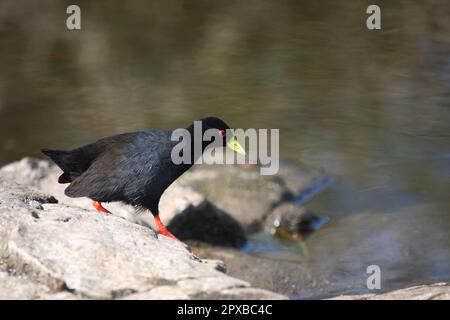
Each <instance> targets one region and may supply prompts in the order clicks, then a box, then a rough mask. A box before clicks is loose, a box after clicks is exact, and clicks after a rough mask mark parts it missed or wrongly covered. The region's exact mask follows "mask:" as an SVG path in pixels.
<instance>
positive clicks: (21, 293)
mask: <svg viewBox="0 0 450 320" xmlns="http://www.w3.org/2000/svg"><path fill="white" fill-rule="evenodd" d="M18 181H20V180H18ZM30 197H31V198H32V199H46V198H48V197H49V195H47V194H45V193H41V192H40V191H36V190H33V189H30V188H28V187H24V186H20V185H18V184H16V183H13V182H11V181H10V180H6V179H4V178H2V179H1V180H0V266H2V270H3V271H4V272H7V275H4V274H3V276H4V277H7V278H8V283H10V284H9V285H8V286H7V287H6V288H13V289H12V290H9V289H5V290H3V287H1V286H0V292H1V294H2V296H3V297H5V298H13V297H23V298H42V299H66V298H125V297H133V295H135V297H136V298H139V297H143V296H145V297H146V298H162V297H164V298H166V299H167V298H198V297H201V298H208V297H210V296H216V295H217V294H218V293H219V294H220V292H222V291H226V290H231V289H239V288H248V287H250V285H249V283H247V282H244V281H242V280H239V279H236V278H233V277H230V276H227V275H225V274H223V273H222V272H220V271H218V270H217V269H221V268H223V267H221V266H220V265H217V263H215V262H212V263H204V262H203V261H200V260H199V259H198V258H195V257H194V256H192V255H191V254H190V253H189V252H188V251H187V250H186V248H185V245H183V244H182V243H180V242H178V241H174V240H172V239H170V238H167V237H164V236H160V237H157V235H156V234H155V233H154V232H153V231H152V230H150V229H149V228H146V227H144V226H140V225H137V224H134V223H131V222H129V221H126V220H124V219H121V218H119V217H115V216H108V215H103V214H99V213H97V212H94V211H91V210H85V209H82V208H80V207H77V206H73V205H68V204H65V203H62V202H60V203H41V206H42V209H36V208H35V206H34V205H33V204H30V202H29V201H26V200H25V199H29V198H30ZM36 201H37V200H36ZM44 202H45V201H44ZM36 211H38V214H39V218H36V216H35V215H34V214H33V212H36ZM11 277H12V278H13V279H10V278H11ZM18 277H22V278H23V279H30V280H29V281H30V282H29V283H26V282H25V283H23V286H22V285H21V286H19V285H17V286H16V287H17V288H18V289H17V291H15V289H14V287H15V286H14V283H16V282H19V283H20V281H22V280H20V279H19V278H18ZM5 283H6V282H5ZM164 293H165V294H166V295H165V296H164ZM242 296H243V297H245V296H246V295H244V294H243V295H242ZM265 296H266V295H265ZM277 297H279V295H277V294H273V298H277Z"/></svg>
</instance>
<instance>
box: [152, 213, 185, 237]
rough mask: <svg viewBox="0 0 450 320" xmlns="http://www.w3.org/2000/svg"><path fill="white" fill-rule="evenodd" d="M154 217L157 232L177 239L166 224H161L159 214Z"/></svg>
mask: <svg viewBox="0 0 450 320" xmlns="http://www.w3.org/2000/svg"><path fill="white" fill-rule="evenodd" d="M154 218H155V224H156V227H157V228H158V232H159V233H160V234H162V235H163V236H166V237H170V238H172V239H175V240H178V239H177V237H175V236H174V235H173V234H171V233H170V231H169V230H167V228H166V226H165V225H163V223H162V222H161V219H160V218H159V215H156V216H155V217H154ZM178 241H180V240H178Z"/></svg>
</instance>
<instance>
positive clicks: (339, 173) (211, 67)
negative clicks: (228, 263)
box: [0, 0, 450, 292]
mask: <svg viewBox="0 0 450 320" xmlns="http://www.w3.org/2000/svg"><path fill="white" fill-rule="evenodd" d="M369 4H370V3H369V2H367V1H359V2H350V1H349V2H343V1H339V2H336V1H321V2H320V3H316V2H314V3H313V2H309V1H294V0H292V1H287V0H282V1H264V2H262V1H223V2H210V1H206V0H205V1H195V2H192V1H164V2H163V1H161V2H159V1H152V2H151V3H145V2H140V1H127V2H121V1H95V2H92V1H91V2H89V1H79V5H80V6H81V9H82V31H79V32H74V31H72V32H69V31H67V30H66V29H65V25H64V21H65V17H66V16H65V7H64V6H63V5H62V4H60V3H58V4H56V3H55V2H54V1H40V2H39V4H38V3H34V2H31V1H30V2H28V1H11V0H7V1H2V2H1V4H0V47H1V50H0V70H1V72H0V164H5V163H8V162H10V161H14V160H17V159H19V158H21V157H23V156H30V155H31V156H39V149H40V148H41V147H53V148H71V147H75V146H77V145H80V144H84V143H87V142H91V141H93V140H95V139H97V138H99V137H102V136H106V135H110V134H113V133H118V132H125V131H133V130H142V129H146V128H165V129H167V128H177V127H180V126H182V127H185V126H186V125H187V124H189V123H190V122H191V121H192V120H193V119H197V118H201V117H203V116H206V115H218V116H220V117H222V118H223V119H225V120H226V121H227V122H228V123H230V124H231V125H232V126H233V127H243V128H249V127H253V128H280V130H281V131H280V144H281V146H280V148H281V157H282V158H283V159H287V160H291V161H294V162H296V163H299V164H300V165H302V166H308V167H312V168H321V169H323V170H325V171H326V172H328V173H329V174H330V175H332V176H333V178H334V179H335V182H334V184H333V186H332V187H331V188H330V189H328V190H327V191H325V192H323V193H322V194H321V195H319V196H316V197H315V198H314V199H313V200H312V201H311V202H309V203H308V205H307V206H308V208H309V209H311V210H314V211H316V212H320V213H322V214H324V215H326V216H328V217H329V218H330V223H329V224H328V225H327V226H326V227H325V228H323V229H322V230H319V231H318V232H317V233H315V234H314V235H312V236H311V237H309V238H308V239H307V241H306V242H307V245H308V248H309V251H310V253H311V256H312V260H310V261H308V262H304V261H303V260H302V259H303V256H302V254H301V252H302V251H301V250H299V249H295V248H296V245H295V244H287V245H286V244H283V243H279V242H278V241H277V240H271V239H270V238H267V237H264V235H263V237H262V238H261V235H255V237H256V240H255V243H256V244H257V245H255V246H254V247H253V248H254V252H255V253H257V254H262V255H266V256H268V257H273V256H275V257H276V258H277V259H290V260H292V259H294V260H299V261H300V262H299V263H308V264H311V268H320V269H321V270H323V272H324V273H325V274H327V275H329V278H330V281H331V282H332V283H334V284H337V286H336V288H337V289H336V290H337V291H336V292H342V291H344V290H341V289H343V288H347V289H348V291H349V292H364V290H365V289H364V284H365V277H366V275H365V267H366V266H367V265H368V264H372V263H374V264H377V263H379V264H380V265H381V267H382V270H384V271H383V272H384V273H383V274H384V279H386V280H385V281H384V282H383V289H388V288H393V287H400V286H404V285H409V284H415V283H420V282H430V281H441V280H449V274H450V267H449V266H450V254H449V247H450V246H449V244H450V240H449V239H450V237H449V224H450V216H449V213H450V201H449V190H450V130H449V129H450V128H449V124H450V55H449V53H450V23H449V22H448V17H449V16H450V15H449V14H450V6H448V3H447V2H446V1H421V2H418V3H411V2H409V1H398V2H395V3H391V2H389V3H387V2H386V3H383V4H382V28H383V29H382V30H380V31H368V30H367V29H366V27H365V19H366V14H365V9H366V8H367V5H369ZM258 239H259V240H258ZM267 241H268V242H269V243H270V245H268V246H266V245H264V243H266V242H267ZM258 244H259V245H258ZM264 248H269V249H264ZM302 261H303V262H302ZM330 292H331V291H330Z"/></svg>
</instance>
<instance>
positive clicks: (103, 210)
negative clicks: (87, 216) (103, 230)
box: [92, 200, 111, 213]
mask: <svg viewBox="0 0 450 320" xmlns="http://www.w3.org/2000/svg"><path fill="white" fill-rule="evenodd" d="M92 204H93V205H94V208H95V209H97V211H100V212H106V213H111V212H109V211H108V210H107V209H105V208H103V206H102V203H101V202H99V201H95V200H93V202H92Z"/></svg>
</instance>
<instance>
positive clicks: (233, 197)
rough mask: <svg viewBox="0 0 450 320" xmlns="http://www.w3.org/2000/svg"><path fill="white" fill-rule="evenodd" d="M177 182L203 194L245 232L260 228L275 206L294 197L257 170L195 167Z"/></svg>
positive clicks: (282, 186)
mask: <svg viewBox="0 0 450 320" xmlns="http://www.w3.org/2000/svg"><path fill="white" fill-rule="evenodd" d="M179 183H180V184H182V185H188V186H190V187H191V188H193V189H194V190H195V191H197V192H199V193H200V194H202V195H204V196H205V197H206V198H207V199H208V200H209V201H211V202H212V203H214V204H215V205H216V206H217V207H218V208H220V209H222V210H223V211H225V212H227V213H229V214H230V215H231V216H232V217H233V218H234V219H235V220H237V221H239V223H240V224H241V225H242V226H243V227H244V228H245V229H247V230H254V229H259V228H260V227H261V225H262V223H263V221H264V219H265V217H266V216H267V215H268V214H269V213H270V212H271V210H272V209H273V208H274V207H275V206H276V205H278V204H279V203H281V202H282V201H285V200H287V199H291V198H292V197H293V195H292V194H291V192H290V191H289V190H288V189H287V188H286V187H285V186H284V185H283V184H282V183H281V182H280V181H279V180H278V179H276V178H274V177H265V176H261V175H260V174H259V169H258V168H257V167H255V168H249V167H242V166H231V165H230V166H224V165H210V166H201V167H196V168H194V169H192V170H191V171H188V172H186V173H185V174H184V175H183V176H182V177H181V178H180V180H179Z"/></svg>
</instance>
